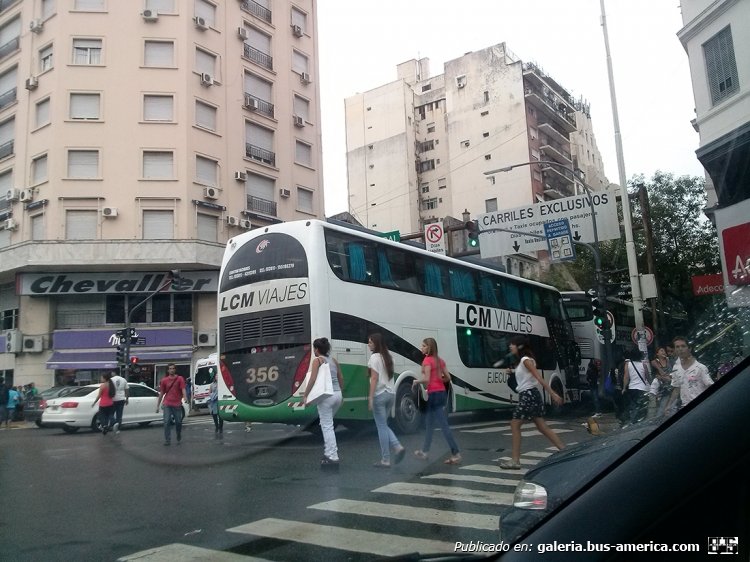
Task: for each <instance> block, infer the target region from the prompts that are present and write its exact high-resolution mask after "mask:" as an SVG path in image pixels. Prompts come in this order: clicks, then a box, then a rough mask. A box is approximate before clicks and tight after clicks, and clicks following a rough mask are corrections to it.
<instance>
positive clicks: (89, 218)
mask: <svg viewBox="0 0 750 562" xmlns="http://www.w3.org/2000/svg"><path fill="white" fill-rule="evenodd" d="M98 223H99V214H98V213H97V211H96V209H85V210H84V209H77V210H72V209H69V210H67V211H65V238H66V239H67V240H96V238H97V236H96V232H97V227H98Z"/></svg>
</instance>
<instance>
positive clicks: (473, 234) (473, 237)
mask: <svg viewBox="0 0 750 562" xmlns="http://www.w3.org/2000/svg"><path fill="white" fill-rule="evenodd" d="M464 228H465V229H466V235H467V238H468V242H469V247H470V248H478V247H479V222H478V221H475V220H474V221H466V224H465V225H464Z"/></svg>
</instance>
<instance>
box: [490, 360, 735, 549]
mask: <svg viewBox="0 0 750 562" xmlns="http://www.w3.org/2000/svg"><path fill="white" fill-rule="evenodd" d="M749 396H750V358H745V359H744V360H743V361H742V362H741V363H740V364H739V365H738V366H736V367H735V368H734V369H732V371H731V372H730V373H728V374H726V375H725V376H723V377H722V378H721V379H719V380H718V381H717V382H716V383H715V384H714V385H713V386H711V387H710V388H709V389H708V390H706V391H704V392H703V393H702V394H701V395H700V396H698V397H697V398H695V399H694V400H693V401H692V402H690V404H689V405H688V406H686V407H685V408H683V409H681V410H680V411H679V412H677V413H676V414H674V415H673V416H672V417H670V418H668V419H667V420H666V421H664V422H663V423H662V424H661V425H659V426H658V427H656V428H655V429H653V431H651V433H650V434H648V435H645V436H642V437H639V436H638V433H637V428H636V429H634V430H633V432H632V433H631V432H623V433H622V435H621V436H620V437H619V439H620V440H621V441H615V443H617V442H619V443H622V444H623V447H625V445H626V443H627V441H628V439H629V438H628V436H630V437H632V439H631V443H632V445H631V446H630V448H629V450H626V451H625V452H624V454H623V455H622V456H619V457H617V456H616V455H613V456H612V458H611V461H610V464H609V465H607V462H606V461H603V460H602V462H600V463H599V465H600V468H599V470H600V471H599V472H598V473H596V474H594V473H595V472H596V470H591V471H590V473H589V474H588V475H587V476H584V477H583V478H576V483H575V486H574V487H575V488H576V489H575V491H574V492H573V493H572V495H571V496H570V497H567V498H564V500H562V501H558V490H561V489H562V488H563V487H565V486H569V484H567V483H565V482H564V480H565V478H566V475H569V470H568V469H569V468H570V466H572V465H566V464H565V463H564V462H563V463H555V462H554V461H553V463H552V466H548V467H547V468H546V469H544V467H542V469H543V470H542V471H540V472H546V474H542V475H540V472H537V473H536V474H533V472H534V471H529V473H527V477H528V478H529V479H532V478H533V479H535V480H537V483H539V480H540V479H541V478H542V477H543V478H544V484H545V486H546V487H547V492H548V493H549V494H550V495H551V497H553V501H555V502H557V503H558V505H556V506H550V509H549V510H548V511H549V513H547V514H546V516H544V517H542V518H541V519H542V520H540V521H537V522H530V523H531V527H529V528H527V529H525V530H523V531H521V530H520V529H511V524H510V522H511V518H512V517H517V514H512V513H508V514H507V515H505V514H504V515H503V516H502V517H503V521H502V522H501V529H505V531H503V533H505V532H508V534H509V535H510V534H511V533H513V534H514V535H515V538H514V539H512V541H511V542H515V543H516V544H521V545H533V546H531V547H529V548H528V549H527V550H523V551H521V552H520V553H519V552H516V551H513V550H512V549H511V550H509V551H508V552H506V553H505V554H504V555H503V556H502V559H503V560H520V561H523V560H528V559H529V554H528V552H529V551H530V550H533V552H534V553H535V554H544V558H545V559H548V558H549V559H550V560H570V559H571V557H573V558H575V560H629V559H631V558H632V552H635V551H638V552H649V553H659V554H660V553H661V552H674V553H680V554H679V555H678V556H682V557H683V559H690V560H694V559H696V557H700V559H701V560H703V559H705V555H706V554H716V553H722V552H723V553H733V554H736V553H743V552H744V554H743V558H744V559H746V558H747V545H748V544H750V527H749V526H748V524H747V522H748V521H750V501H748V498H750V478H748V474H750V435H748V432H747V431H744V429H743V428H744V427H745V426H746V425H747V412H748V404H749V403H750V400H749V399H748V397H749ZM602 442H603V441H602ZM595 443H596V442H594V443H592V444H591V445H589V446H588V447H584V449H588V450H589V451H590V453H589V454H588V455H585V457H583V458H581V459H580V462H578V463H577V464H578V467H579V468H580V469H581V470H588V469H587V467H586V466H585V462H586V461H585V458H588V459H589V460H590V461H591V462H592V463H596V462H598V459H597V455H604V454H605V453H604V452H598V447H597V446H596V444H595ZM579 451H580V449H579ZM574 455H575V454H574ZM602 458H603V457H602ZM554 466H557V467H558V471H560V472H559V473H558V474H557V477H556V478H555V474H554V472H553V469H554ZM515 523H518V520H515ZM504 536H505V535H504ZM507 540H508V539H506V541H507ZM740 549H742V550H740ZM573 551H575V554H574V555H572V554H571V552H573ZM659 554H653V555H652V557H653V556H659ZM686 554H687V555H686Z"/></svg>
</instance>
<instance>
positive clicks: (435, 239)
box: [424, 222, 445, 255]
mask: <svg viewBox="0 0 750 562" xmlns="http://www.w3.org/2000/svg"><path fill="white" fill-rule="evenodd" d="M424 245H425V248H426V249H427V251H428V252H433V253H435V254H443V255H445V232H443V223H441V222H433V223H432V224H428V225H427V226H425V227H424Z"/></svg>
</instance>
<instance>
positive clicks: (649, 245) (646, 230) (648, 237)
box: [638, 184, 661, 334]
mask: <svg viewBox="0 0 750 562" xmlns="http://www.w3.org/2000/svg"><path fill="white" fill-rule="evenodd" d="M638 201H639V202H640V204H641V222H643V235H644V237H645V241H646V266H647V267H648V272H649V273H650V274H652V275H656V261H655V260H654V232H653V229H652V228H651V204H650V203H649V200H648V191H647V190H646V186H645V185H643V184H640V185H639V186H638ZM659 320H660V319H658V317H657V315H656V301H655V300H653V299H652V300H651V321H652V322H653V326H651V327H652V328H653V329H654V333H655V334H658V333H659V326H660V325H661V322H660V321H659Z"/></svg>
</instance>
